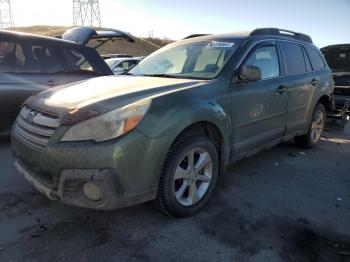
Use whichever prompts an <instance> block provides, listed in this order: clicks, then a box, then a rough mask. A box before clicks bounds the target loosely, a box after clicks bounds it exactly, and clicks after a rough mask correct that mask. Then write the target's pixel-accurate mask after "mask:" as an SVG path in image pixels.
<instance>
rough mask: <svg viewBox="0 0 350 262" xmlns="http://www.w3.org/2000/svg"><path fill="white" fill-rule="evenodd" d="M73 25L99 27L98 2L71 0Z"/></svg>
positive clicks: (96, 0) (93, 0)
mask: <svg viewBox="0 0 350 262" xmlns="http://www.w3.org/2000/svg"><path fill="white" fill-rule="evenodd" d="M73 24H74V25H88V26H99V27H101V15H100V5H99V0H73Z"/></svg>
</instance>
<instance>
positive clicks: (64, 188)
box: [15, 161, 155, 210]
mask: <svg viewBox="0 0 350 262" xmlns="http://www.w3.org/2000/svg"><path fill="white" fill-rule="evenodd" d="M15 167H16V169H17V171H18V172H19V173H20V174H21V175H23V177H24V178H25V179H26V180H27V181H28V182H29V183H30V184H32V185H33V187H34V188H35V189H36V190H38V191H39V192H41V193H42V194H44V195H46V196H47V197H48V198H49V199H51V200H58V201H60V202H62V203H65V204H67V205H73V206H77V207H83V208H91V209H100V210H113V209H117V208H122V207H126V206H130V205H135V204H138V203H142V202H145V201H148V200H152V199H153V198H154V195H155V192H152V191H146V192H142V193H138V194H135V195H131V196H127V197H125V196H121V195H120V194H118V190H117V187H116V182H115V181H114V176H113V174H112V170H110V169H89V170H86V169H76V170H64V171H63V172H62V175H61V176H60V180H59V186H58V188H53V187H52V186H50V185H48V184H46V183H45V182H43V181H42V180H41V179H40V178H39V177H37V176H36V175H35V173H33V172H31V171H29V170H28V169H26V168H25V167H24V166H23V165H21V164H20V163H19V162H18V161H16V162H15ZM86 184H93V185H95V186H96V188H97V189H98V190H99V192H98V193H96V192H92V193H91V192H90V193H87V192H84V190H83V188H84V185H86ZM91 194H92V195H91ZM96 194H97V195H98V196H99V197H98V198H95V197H94V196H96Z"/></svg>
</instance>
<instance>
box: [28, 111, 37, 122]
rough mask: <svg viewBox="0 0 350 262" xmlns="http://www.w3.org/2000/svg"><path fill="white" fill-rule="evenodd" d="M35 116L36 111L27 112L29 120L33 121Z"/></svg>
mask: <svg viewBox="0 0 350 262" xmlns="http://www.w3.org/2000/svg"><path fill="white" fill-rule="evenodd" d="M35 116H36V112H34V111H29V112H28V113H27V120H28V121H29V122H31V123H33V121H34V117H35Z"/></svg>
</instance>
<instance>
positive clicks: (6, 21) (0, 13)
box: [0, 0, 14, 29]
mask: <svg viewBox="0 0 350 262" xmlns="http://www.w3.org/2000/svg"><path fill="white" fill-rule="evenodd" d="M13 26H14V22H13V15H12V10H11V2H10V0H0V29H4V28H8V27H13Z"/></svg>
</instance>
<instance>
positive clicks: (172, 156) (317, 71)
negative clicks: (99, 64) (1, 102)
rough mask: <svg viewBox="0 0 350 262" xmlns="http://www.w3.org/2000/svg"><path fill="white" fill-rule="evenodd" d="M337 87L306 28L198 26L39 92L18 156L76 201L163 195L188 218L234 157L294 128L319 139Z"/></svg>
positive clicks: (45, 185) (172, 210)
mask: <svg viewBox="0 0 350 262" xmlns="http://www.w3.org/2000/svg"><path fill="white" fill-rule="evenodd" d="M332 91H333V82H332V75H331V70H330V69H329V67H328V66H327V63H326V62H325V60H324V58H323V56H322V54H321V53H320V51H319V50H318V49H317V48H316V47H315V46H314V45H313V44H312V40H311V38H310V37H309V36H307V35H304V34H301V33H295V32H290V31H285V30H280V29H275V28H264V29H256V30H254V31H253V32H251V33H250V34H246V35H242V34H240V35H235V34H224V35H205V36H198V35H195V36H192V37H188V38H186V39H184V40H181V41H177V42H174V43H172V44H170V45H167V46H166V47H164V48H162V49H160V50H158V51H157V52H155V53H153V54H151V55H150V56H148V57H147V58H146V59H144V60H143V61H142V62H141V63H140V64H139V65H137V66H136V67H134V68H133V69H132V70H131V71H129V72H128V73H127V74H126V75H123V76H108V77H99V78H94V79H90V80H86V81H83V82H79V83H75V84H71V85H66V86H61V87H58V88H54V89H50V90H48V91H45V92H43V93H40V94H38V95H36V96H32V97H30V98H29V99H28V100H27V101H26V102H25V103H24V104H23V106H22V109H21V111H20V114H19V116H18V117H17V120H16V123H15V125H14V127H13V131H12V148H13V152H14V156H15V159H16V160H15V161H16V162H15V166H16V167H17V169H18V171H19V172H20V173H21V174H22V175H23V176H24V177H25V178H26V179H27V180H28V181H30V182H31V183H32V184H33V185H34V187H35V188H37V189H38V190H39V191H41V192H42V193H44V194H45V195H46V196H47V197H49V198H50V199H53V200H59V201H62V202H64V203H67V204H69V205H75V206H80V207H85V208H94V209H115V208H120V207H125V206H129V205H134V204H137V203H142V202H146V201H150V200H156V201H157V202H158V204H159V206H160V207H161V209H162V210H163V211H164V212H165V213H166V214H170V215H172V216H175V217H183V216H189V215H192V214H194V213H196V212H197V211H199V210H200V209H201V208H202V207H203V206H204V205H205V204H206V203H207V202H208V200H209V198H210V197H211V195H212V194H213V192H214V189H215V185H216V183H217V181H218V179H219V176H220V174H223V173H224V172H225V168H226V167H227V166H228V165H229V164H231V163H233V162H235V161H237V160H239V159H241V158H245V157H248V156H250V155H252V154H255V153H257V152H258V151H261V150H263V149H267V148H270V147H272V146H274V145H276V144H278V143H280V142H283V141H287V140H289V139H292V138H295V140H296V142H297V143H298V144H299V145H301V146H304V147H312V146H314V145H316V144H317V143H318V142H319V140H320V137H321V134H322V131H323V129H324V125H325V118H326V111H327V110H329V109H330V107H331V102H330V99H331V96H332Z"/></svg>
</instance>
